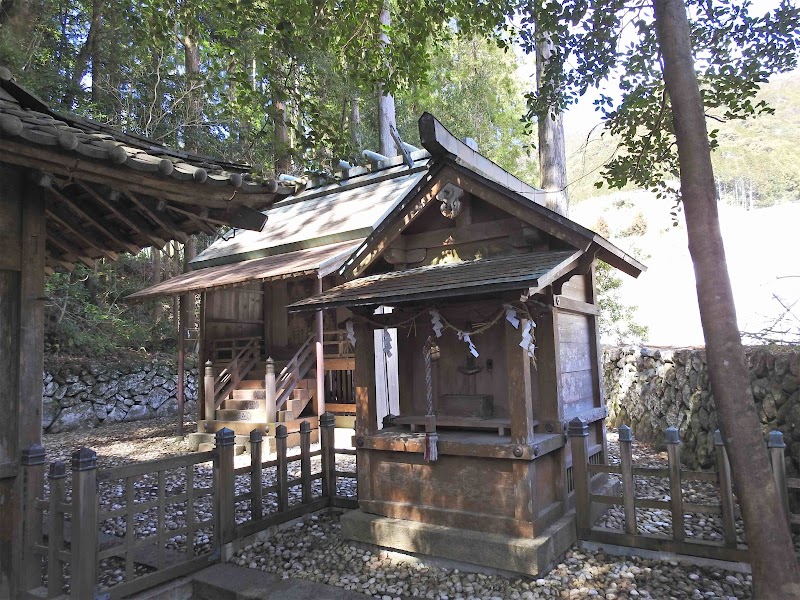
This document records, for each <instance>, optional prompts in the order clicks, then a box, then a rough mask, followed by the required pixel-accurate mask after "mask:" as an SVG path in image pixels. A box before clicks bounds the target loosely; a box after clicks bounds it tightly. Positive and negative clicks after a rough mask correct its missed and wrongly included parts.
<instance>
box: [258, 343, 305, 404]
mask: <svg viewBox="0 0 800 600" xmlns="http://www.w3.org/2000/svg"><path fill="white" fill-rule="evenodd" d="M316 339H317V338H316V336H315V335H314V334H313V333H312V334H311V335H309V336H308V339H306V341H305V342H304V343H303V345H302V346H300V349H299V350H298V351H297V352H296V353H295V355H294V356H293V357H292V358H291V359H290V360H289V362H288V363H286V366H285V367H284V368H283V370H282V371H281V372H280V374H279V375H278V376H277V377H276V378H275V386H274V388H273V389H274V390H275V404H274V406H275V410H280V409H281V407H282V406H283V405H284V404H285V403H286V401H287V400H288V399H289V396H291V394H292V392H293V391H294V390H295V388H296V387H297V384H298V383H299V382H300V381H301V380H302V379H305V378H306V375H308V372H309V371H310V370H311V367H313V366H314V365H316V362H317V360H316V354H315V351H314V350H315V348H314V343H315V342H316ZM268 372H269V369H268ZM267 388H268V389H267V405H268V406H269V405H271V402H270V393H271V391H272V390H271V389H269V388H270V386H269V382H268V383H267Z"/></svg>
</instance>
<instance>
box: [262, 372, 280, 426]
mask: <svg viewBox="0 0 800 600" xmlns="http://www.w3.org/2000/svg"><path fill="white" fill-rule="evenodd" d="M265 373H266V374H265V375H264V390H265V396H264V397H265V398H266V400H265V403H266V404H265V407H266V410H267V423H274V422H275V418H276V416H277V407H276V406H275V402H276V400H277V398H275V393H276V392H275V361H274V360H272V357H269V358H268V359H267V367H266V371H265Z"/></svg>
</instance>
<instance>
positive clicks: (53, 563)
mask: <svg viewBox="0 0 800 600" xmlns="http://www.w3.org/2000/svg"><path fill="white" fill-rule="evenodd" d="M66 477H67V465H65V464H64V463H63V462H61V461H60V460H58V461H56V462H54V463H50V469H49V471H48V473H47V479H48V481H49V482H50V503H49V506H48V508H47V514H48V515H49V521H50V523H49V527H48V535H47V597H48V598H56V597H57V596H60V595H61V594H63V593H64V571H63V569H62V567H63V563H62V562H61V557H60V553H61V551H62V550H63V549H64V511H63V510H62V509H61V504H62V503H63V502H64V483H65V482H64V480H65V479H66Z"/></svg>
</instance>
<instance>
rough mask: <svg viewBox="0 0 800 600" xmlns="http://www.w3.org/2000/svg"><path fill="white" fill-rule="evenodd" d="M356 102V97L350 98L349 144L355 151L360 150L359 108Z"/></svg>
mask: <svg viewBox="0 0 800 600" xmlns="http://www.w3.org/2000/svg"><path fill="white" fill-rule="evenodd" d="M358 102H359V100H358V96H356V95H354V96H353V97H352V98H350V143H351V144H353V147H354V148H355V149H356V150H362V147H361V108H360V106H359V103H358Z"/></svg>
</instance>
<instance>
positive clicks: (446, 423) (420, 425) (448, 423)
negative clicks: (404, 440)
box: [394, 415, 511, 436]
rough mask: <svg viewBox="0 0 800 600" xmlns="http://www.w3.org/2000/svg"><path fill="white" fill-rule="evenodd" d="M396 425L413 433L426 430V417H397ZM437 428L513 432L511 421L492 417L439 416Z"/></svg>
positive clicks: (498, 433) (501, 434)
mask: <svg viewBox="0 0 800 600" xmlns="http://www.w3.org/2000/svg"><path fill="white" fill-rule="evenodd" d="M394 423H395V425H409V426H410V427H411V432H412V433H415V432H416V431H424V430H425V417H424V416H419V415H409V416H405V417H395V419H394ZM436 427H437V428H439V427H457V428H459V429H488V430H497V435H499V436H504V435H507V434H508V432H509V431H510V430H511V420H510V419H501V418H498V417H490V418H488V419H481V418H478V417H450V416H445V415H439V416H437V417H436Z"/></svg>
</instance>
